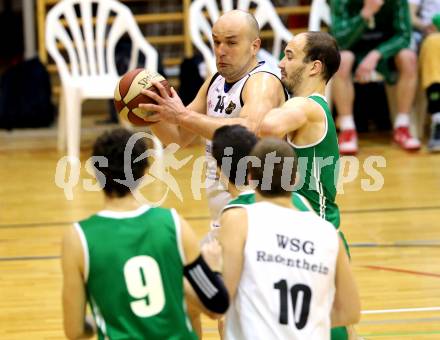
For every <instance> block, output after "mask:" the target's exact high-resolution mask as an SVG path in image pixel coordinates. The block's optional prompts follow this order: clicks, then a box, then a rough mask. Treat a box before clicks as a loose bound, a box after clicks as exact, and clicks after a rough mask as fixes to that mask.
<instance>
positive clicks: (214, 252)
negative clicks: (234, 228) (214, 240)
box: [179, 217, 229, 318]
mask: <svg viewBox="0 0 440 340" xmlns="http://www.w3.org/2000/svg"><path fill="white" fill-rule="evenodd" d="M179 219H180V225H181V233H182V243H183V251H184V254H185V259H184V265H185V267H184V275H185V278H186V279H187V280H188V282H189V284H190V285H191V287H192V290H190V289H187V290H186V291H185V293H186V294H187V296H188V299H189V300H190V301H191V302H192V304H193V305H197V303H198V302H199V303H198V307H199V308H200V310H201V311H203V312H204V313H205V314H207V315H208V316H210V317H212V318H220V317H221V316H222V315H223V314H224V313H225V312H226V311H227V309H228V307H229V294H228V291H227V289H226V287H225V285H224V283H223V278H222V276H221V269H222V268H221V263H222V258H221V248H220V245H219V244H217V245H215V244H211V245H209V249H202V254H201V253H200V250H199V243H198V241H197V238H196V236H195V234H194V231H193V230H192V229H191V227H190V226H189V224H188V222H186V221H185V219H183V218H182V217H179ZM194 292H195V294H194Z"/></svg>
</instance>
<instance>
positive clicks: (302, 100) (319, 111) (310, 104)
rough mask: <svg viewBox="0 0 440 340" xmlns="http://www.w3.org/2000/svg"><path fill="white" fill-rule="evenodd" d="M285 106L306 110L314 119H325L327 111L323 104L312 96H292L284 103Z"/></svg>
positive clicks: (310, 117) (308, 115)
mask: <svg viewBox="0 0 440 340" xmlns="http://www.w3.org/2000/svg"><path fill="white" fill-rule="evenodd" d="M283 108H286V109H295V110H299V111H301V112H304V113H305V114H306V115H307V117H308V119H310V120H313V121H315V120H324V118H325V112H324V109H323V107H322V105H320V104H319V103H318V102H316V101H315V100H313V99H312V98H310V97H301V96H295V97H292V98H290V99H289V100H287V101H286V102H285V103H284V105H283ZM323 113H324V114H323Z"/></svg>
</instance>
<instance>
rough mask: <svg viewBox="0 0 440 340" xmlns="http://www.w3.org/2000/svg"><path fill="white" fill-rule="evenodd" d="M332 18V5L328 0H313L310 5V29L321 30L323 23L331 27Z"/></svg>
mask: <svg viewBox="0 0 440 340" xmlns="http://www.w3.org/2000/svg"><path fill="white" fill-rule="evenodd" d="M331 20H332V19H331V13H330V6H329V5H328V4H327V2H326V0H313V1H312V4H311V6H310V16H309V31H315V32H316V31H320V30H321V23H325V24H326V25H327V26H329V27H330V24H331Z"/></svg>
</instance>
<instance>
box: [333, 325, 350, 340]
mask: <svg viewBox="0 0 440 340" xmlns="http://www.w3.org/2000/svg"><path fill="white" fill-rule="evenodd" d="M330 339H331V340H348V332H347V328H346V327H337V328H332V330H331V337H330Z"/></svg>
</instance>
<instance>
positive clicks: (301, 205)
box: [223, 190, 310, 211]
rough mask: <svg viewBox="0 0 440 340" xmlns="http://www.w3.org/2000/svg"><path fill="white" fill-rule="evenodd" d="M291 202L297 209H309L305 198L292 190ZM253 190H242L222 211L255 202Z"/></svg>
mask: <svg viewBox="0 0 440 340" xmlns="http://www.w3.org/2000/svg"><path fill="white" fill-rule="evenodd" d="M291 197H292V204H293V205H294V206H295V207H296V208H297V209H298V210H299V211H310V209H309V207H308V205H307V203H306V202H307V200H306V199H305V198H304V197H302V196H301V195H300V194H298V193H296V192H293V193H292V196H291ZM255 202H256V200H255V191H252V190H249V191H245V192H242V193H241V194H240V195H238V196H237V197H236V198H234V199H232V200H230V201H229V202H228V204H226V206H225V207H224V208H223V211H225V210H226V209H229V208H235V207H242V206H244V205H249V204H253V203H255Z"/></svg>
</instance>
